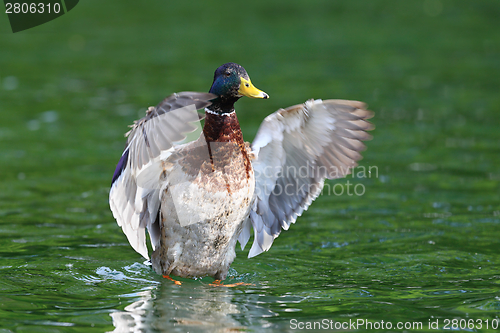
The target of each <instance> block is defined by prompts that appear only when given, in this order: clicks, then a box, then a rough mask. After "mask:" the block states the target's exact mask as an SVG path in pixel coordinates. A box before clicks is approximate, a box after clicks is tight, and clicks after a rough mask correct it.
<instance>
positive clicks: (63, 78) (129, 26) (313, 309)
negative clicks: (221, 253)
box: [0, 0, 500, 332]
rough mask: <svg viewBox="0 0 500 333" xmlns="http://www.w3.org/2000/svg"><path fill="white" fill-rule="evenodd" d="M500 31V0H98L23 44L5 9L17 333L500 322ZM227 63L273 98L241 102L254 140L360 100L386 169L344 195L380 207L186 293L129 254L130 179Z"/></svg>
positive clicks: (326, 208)
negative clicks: (117, 202)
mask: <svg viewBox="0 0 500 333" xmlns="http://www.w3.org/2000/svg"><path fill="white" fill-rule="evenodd" d="M499 17H500V3H499V2H498V1H495V0H481V1H465V0H456V1H451V0H422V1H420V0H419V1H389V0H387V1H385V0H380V1H361V0H359V1H349V2H347V1H332V0H310V1H299V0H287V1H281V0H269V1H262V0H255V1H251V2H245V3H240V2H235V1H213V2H208V1H189V2H175V1H159V0H150V1H143V2H138V1H131V0H127V1H125V0H121V1H97V0H86V1H80V2H79V4H78V5H77V6H76V7H75V8H74V9H72V10H71V11H70V12H68V13H67V14H65V15H63V16H61V17H59V18H57V19H55V20H54V21H51V22H48V23H46V24H44V25H41V26H38V27H35V28H32V29H30V30H26V31H22V32H19V33H15V34H13V33H12V31H11V29H10V26H9V21H8V19H7V15H6V14H5V13H3V14H0V50H1V51H0V234H1V237H0V259H1V262H0V318H1V319H2V320H1V321H0V331H2V332H24V331H37V332H42V331H45V332H80V331H81V332H103V331H113V330H114V332H129V331H131V332H132V331H138V330H140V329H142V330H143V331H148V332H150V331H151V332H156V331H169V332H170V331H179V332H184V331H187V330H189V331H191V332H193V331H194V332H196V331H203V330H206V329H207V327H209V328H210V330H212V331H224V332H225V331H239V330H244V331H262V330H269V331H273V330H274V331H287V330H291V331H293V329H292V328H293V327H291V324H290V320H291V319H296V320H297V321H298V322H305V321H314V320H322V319H325V318H326V319H329V320H332V321H334V322H345V321H349V318H351V319H364V320H368V321H372V322H376V321H381V320H384V321H386V322H387V321H392V322H393V323H394V325H396V322H398V321H400V322H410V321H411V322H422V323H423V331H425V330H426V328H428V326H427V325H428V320H429V319H432V320H433V321H435V320H439V327H440V328H444V325H445V324H446V322H445V320H446V319H449V320H451V319H457V320H460V319H467V320H469V319H474V323H473V327H468V329H470V330H476V329H480V327H479V326H478V322H480V321H482V320H489V323H490V325H491V324H492V323H493V321H494V320H496V322H497V327H498V324H499V322H498V317H497V316H498V315H497V314H498V310H499V309H500V292H499V291H498V284H499V283H500V273H499V272H498V269H497V268H498V265H499V263H500V257H499V254H498V248H499V236H500V231H499V226H500V217H499V216H500V201H499V200H500V195H499V194H500V192H499V182H500V169H499V165H500V154H499V151H500V149H499V146H500V134H499V131H498V127H499V125H500V113H499V112H498V110H499V108H500V95H499V93H498V91H499V84H500V26H499V19H498V18H499ZM225 62H237V63H239V64H241V65H243V66H244V67H245V68H246V70H247V71H248V73H249V75H250V77H251V78H252V82H253V83H254V84H255V85H256V86H257V87H258V88H260V89H262V90H264V91H265V92H267V93H268V94H269V95H270V97H271V98H270V99H269V100H265V101H264V100H250V99H242V100H241V101H239V102H238V104H237V112H238V117H239V119H240V123H241V125H242V130H243V133H244V137H245V139H246V140H247V141H251V140H252V139H253V137H254V135H255V133H256V132H257V129H258V126H259V124H260V122H261V121H262V119H263V118H264V117H265V116H266V115H268V114H270V113H272V112H274V111H275V110H277V109H278V108H280V107H286V106H290V105H293V104H297V103H302V102H304V101H305V100H307V99H309V98H323V99H328V98H341V99H353V100H361V101H364V102H366V103H368V104H369V108H370V109H371V110H373V111H374V112H375V117H374V118H373V119H372V121H373V123H374V124H375V125H376V130H374V131H373V132H372V134H373V140H372V141H369V142H367V147H368V149H367V150H366V152H364V159H363V160H362V161H361V167H365V168H369V167H372V168H373V167H374V168H376V169H372V170H377V172H376V173H375V172H372V173H371V174H365V175H364V176H363V175H362V174H359V175H354V177H352V176H349V178H348V179H344V180H338V181H336V182H330V183H328V184H330V186H333V185H335V184H341V185H342V186H346V185H347V181H349V182H350V184H361V185H362V188H363V189H364V192H363V194H362V195H348V194H347V193H346V192H344V193H342V195H337V194H336V193H324V195H323V196H321V197H320V198H319V199H318V200H317V201H316V202H315V203H314V204H313V205H312V206H311V207H310V209H309V211H308V212H306V213H304V214H303V216H302V217H301V218H299V219H298V221H297V223H296V224H295V225H293V226H291V227H290V230H289V231H287V232H283V233H282V234H281V236H280V237H279V238H278V239H276V241H275V242H274V245H273V247H272V248H271V250H270V251H269V252H266V253H264V254H261V255H259V256H258V257H256V258H253V259H247V258H246V255H247V253H248V249H249V247H248V246H247V248H246V249H245V250H244V251H238V256H237V258H236V260H235V262H234V263H233V265H232V270H231V272H230V280H231V281H241V282H246V283H251V284H253V286H248V287H239V288H213V287H209V286H208V283H209V282H210V281H211V279H202V280H196V281H194V280H183V281H184V284H183V285H182V286H181V287H178V286H176V285H173V284H171V283H170V282H169V281H166V280H164V279H162V278H161V277H160V276H158V275H156V274H155V273H154V272H152V271H151V270H150V268H149V267H148V266H146V265H144V264H143V259H142V258H141V256H140V255H139V254H137V253H136V252H135V251H134V250H133V249H132V248H131V247H130V246H129V245H128V243H127V240H126V238H125V236H124V235H123V234H122V232H121V229H120V228H119V227H118V226H117V225H116V222H115V221H114V219H113V217H112V215H111V212H110V211H109V208H108V193H109V192H108V191H109V186H110V181H111V176H112V174H113V171H114V168H115V166H116V163H117V162H118V159H119V157H120V155H121V153H122V150H123V148H124V144H125V138H124V137H123V134H124V133H125V132H127V131H128V127H127V126H128V125H130V124H131V123H132V122H133V120H135V119H138V118H140V117H142V116H143V115H144V111H145V110H146V108H147V107H148V106H151V105H156V104H157V103H158V102H159V101H161V100H162V99H163V98H164V97H166V96H168V95H170V94H171V93H173V92H179V91H185V90H190V91H208V90H209V88H210V85H211V83H212V79H213V72H214V70H215V69H216V68H217V67H218V66H220V65H221V64H223V63H225ZM361 185H360V186H361ZM360 188H361V187H360ZM338 189H339V188H338ZM351 189H352V187H351ZM337 193H339V191H337ZM358 193H359V192H358ZM476 321H477V322H476ZM483 324H484V323H483ZM474 325H476V326H474ZM484 325H486V324H484ZM483 328H484V327H483ZM359 330H362V328H359Z"/></svg>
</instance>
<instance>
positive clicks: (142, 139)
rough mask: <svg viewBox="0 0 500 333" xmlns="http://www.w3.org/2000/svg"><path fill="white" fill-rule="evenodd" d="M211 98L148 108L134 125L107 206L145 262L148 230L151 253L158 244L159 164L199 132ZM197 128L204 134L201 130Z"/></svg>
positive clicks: (171, 100) (182, 98)
mask: <svg viewBox="0 0 500 333" xmlns="http://www.w3.org/2000/svg"><path fill="white" fill-rule="evenodd" d="M215 97H216V96H215V95H213V94H210V93H198V92H181V93H176V94H172V95H170V96H169V97H167V98H165V99H164V100H163V101H162V102H161V103H160V104H158V105H157V106H156V107H150V108H149V109H148V110H147V112H146V116H145V117H144V118H142V119H140V120H138V121H136V122H134V124H133V125H132V129H131V130H130V131H129V132H128V133H127V134H126V136H128V140H127V146H126V148H125V150H124V152H123V154H122V156H121V158H120V161H119V162H118V165H117V166H116V170H115V173H114V175H113V180H112V182H111V190H110V192H109V205H110V208H111V211H112V212H113V216H114V217H115V219H116V222H117V223H118V225H119V226H121V227H122V230H123V232H124V233H125V235H126V236H127V239H128V241H129V243H130V245H131V246H132V247H133V248H134V250H136V251H137V252H139V253H140V254H141V255H142V256H144V257H145V258H146V259H148V258H149V256H148V250H147V247H146V234H145V230H146V228H147V229H148V231H149V235H150V239H151V244H152V246H153V250H154V248H155V246H156V245H158V243H159V239H160V234H159V225H158V223H156V217H157V214H158V209H159V205H160V188H159V185H160V184H159V183H160V176H161V173H162V171H163V169H162V168H161V160H164V159H166V158H168V156H169V155H170V154H172V153H173V151H174V150H175V148H176V146H177V145H178V144H179V143H180V141H181V140H184V139H185V138H186V134H187V133H190V132H192V131H194V130H196V128H197V126H196V125H195V124H194V123H195V122H197V121H198V120H199V119H200V118H199V116H198V113H197V112H196V110H198V109H202V108H205V107H207V106H209V105H210V104H211V102H210V100H211V99H213V98H215ZM198 127H199V128H200V130H201V127H200V126H199V123H198Z"/></svg>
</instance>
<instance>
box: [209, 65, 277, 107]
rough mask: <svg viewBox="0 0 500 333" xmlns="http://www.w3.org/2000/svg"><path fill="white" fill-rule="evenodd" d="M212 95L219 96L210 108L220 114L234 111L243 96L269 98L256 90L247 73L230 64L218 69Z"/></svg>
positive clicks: (239, 67) (238, 66)
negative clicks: (235, 104)
mask: <svg viewBox="0 0 500 333" xmlns="http://www.w3.org/2000/svg"><path fill="white" fill-rule="evenodd" d="M210 93H212V94H215V95H217V96H219V97H218V98H216V99H215V100H213V101H212V105H210V106H209V107H208V108H209V109H210V110H212V111H214V112H218V113H229V112H232V111H233V110H234V103H235V102H236V101H237V100H238V99H240V98H241V97H243V96H247V97H251V98H264V99H266V98H269V95H268V94H266V93H265V92H263V91H261V90H259V89H257V88H255V86H254V85H253V84H252V82H251V81H250V77H249V76H248V73H247V71H246V70H245V69H244V68H243V67H242V66H240V65H238V64H235V63H233V62H229V63H227V64H224V65H222V66H220V67H219V68H217V70H216V71H215V75H214V82H213V83H212V87H211V88H210Z"/></svg>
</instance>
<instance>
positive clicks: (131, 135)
mask: <svg viewBox="0 0 500 333" xmlns="http://www.w3.org/2000/svg"><path fill="white" fill-rule="evenodd" d="M243 96H247V97H251V98H261V99H267V98H269V95H268V94H266V93H265V92H263V91H261V90H259V89H257V88H256V87H255V86H254V85H253V84H252V82H251V81H250V78H249V76H248V74H247V72H246V70H245V69H244V68H243V67H242V66H240V65H238V64H235V63H227V64H224V65H222V66H220V67H219V68H217V70H216V71H215V75H214V80H213V83H212V87H211V88H210V91H209V93H198V92H182V93H177V94H173V95H171V96H169V97H167V98H166V99H165V100H163V101H162V102H161V103H160V104H158V105H157V106H156V107H150V108H149V109H148V110H147V112H146V116H145V117H144V118H142V119H140V120H138V121H135V122H134V124H133V125H132V126H131V127H132V129H131V130H130V131H129V132H128V133H127V134H126V136H128V140H127V144H126V148H125V150H124V152H123V154H122V156H121V158H120V160H119V162H118V165H117V167H116V171H115V173H114V175H113V180H112V185H111V190H110V194H109V203H110V207H111V211H112V212H113V216H114V217H115V219H116V221H117V222H118V225H119V226H121V228H122V230H123V232H124V233H125V235H126V236H127V238H128V241H129V242H130V245H131V246H132V247H133V248H134V250H136V251H137V252H138V253H140V254H141V255H142V256H144V257H145V258H146V259H149V254H148V249H147V246H146V234H145V230H146V229H147V230H148V232H149V236H150V241H151V247H152V249H153V252H152V256H151V263H152V266H153V268H154V270H155V271H156V272H157V273H159V274H162V275H164V276H168V275H175V276H179V277H202V276H211V277H213V278H214V279H216V280H224V279H225V278H226V275H227V273H228V270H229V266H230V265H231V263H232V262H233V260H234V258H235V256H236V254H235V247H236V241H239V243H240V244H241V248H242V249H243V248H244V247H245V245H246V244H247V242H248V240H249V238H250V236H251V229H252V228H253V234H254V239H253V245H252V247H251V248H250V252H249V254H248V257H249V258H251V257H254V256H256V255H258V254H260V253H262V252H264V251H268V250H269V248H270V247H271V245H272V244H273V241H274V239H276V237H278V236H279V234H280V233H281V230H282V229H284V230H288V228H289V227H290V224H291V223H295V220H296V218H297V217H298V216H300V215H301V214H302V212H303V211H304V210H306V209H307V208H308V207H309V205H310V204H311V202H312V201H313V200H314V199H316V197H317V196H318V195H319V194H320V192H321V190H322V188H323V184H324V180H325V179H327V178H328V179H333V178H340V177H344V176H345V175H347V174H349V173H350V172H351V170H352V168H353V167H355V166H356V165H357V163H356V162H357V161H358V160H359V159H361V155H360V151H362V150H363V149H364V148H365V146H364V144H363V142H362V141H364V140H368V139H370V135H369V134H368V133H367V132H366V131H367V130H371V129H372V128H373V126H372V125H371V124H370V123H369V122H368V121H367V119H369V118H370V117H371V116H372V112H371V111H368V110H366V107H365V104H363V103H361V102H356V101H347V100H308V101H306V102H305V103H304V104H300V105H295V106H291V107H288V108H286V109H279V110H278V111H276V112H274V113H272V114H271V115H269V116H267V117H266V118H265V119H264V121H263V122H262V124H261V126H260V128H259V130H258V132H257V135H256V137H255V140H254V141H253V143H252V144H251V145H250V144H249V143H245V142H244V140H243V136H242V133H241V129H240V124H239V122H238V118H237V116H236V113H235V109H234V104H235V103H236V101H238V100H239V99H240V98H241V97H243ZM203 108H204V110H205V115H204V127H203V129H201V126H199V123H200V122H199V120H200V118H199V117H198V113H197V112H196V110H199V109H203ZM197 128H198V132H196V129H197ZM193 133H194V135H193Z"/></svg>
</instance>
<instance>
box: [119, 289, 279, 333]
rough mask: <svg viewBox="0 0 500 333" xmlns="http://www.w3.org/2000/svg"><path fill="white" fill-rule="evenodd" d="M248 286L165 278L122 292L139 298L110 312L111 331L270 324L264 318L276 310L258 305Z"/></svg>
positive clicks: (220, 329) (241, 328)
mask: <svg viewBox="0 0 500 333" xmlns="http://www.w3.org/2000/svg"><path fill="white" fill-rule="evenodd" d="M251 288H252V287H244V288H240V289H235V288H226V287H213V286H209V285H208V283H207V282H202V281H187V282H183V284H182V285H181V286H176V285H174V284H173V283H171V282H170V281H167V280H165V281H163V283H161V284H160V285H155V286H152V287H148V288H147V289H145V290H142V291H140V292H137V293H134V294H133V295H125V296H126V297H131V296H133V297H134V298H137V297H139V299H138V300H136V301H135V302H133V303H131V304H129V305H127V306H126V307H125V308H124V311H117V312H113V313H111V314H110V315H111V317H112V318H113V325H114V326H115V330H114V331H112V332H113V333H122V332H141V331H143V332H149V331H160V332H167V331H168V332H172V331H174V332H175V331H178V332H186V331H189V332H197V331H199V332H205V331H207V330H209V331H211V332H235V331H246V330H248V329H250V328H252V327H254V328H262V327H266V326H270V325H271V323H270V322H268V321H267V320H266V318H269V317H274V316H277V315H278V314H277V313H274V312H273V311H271V310H269V309H267V308H265V307H262V306H260V305H257V304H261V303H262V302H258V298H259V295H258V294H257V293H255V292H256V290H252V289H251ZM123 296H124V295H122V296H121V297H123ZM264 306H265V304H264Z"/></svg>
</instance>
